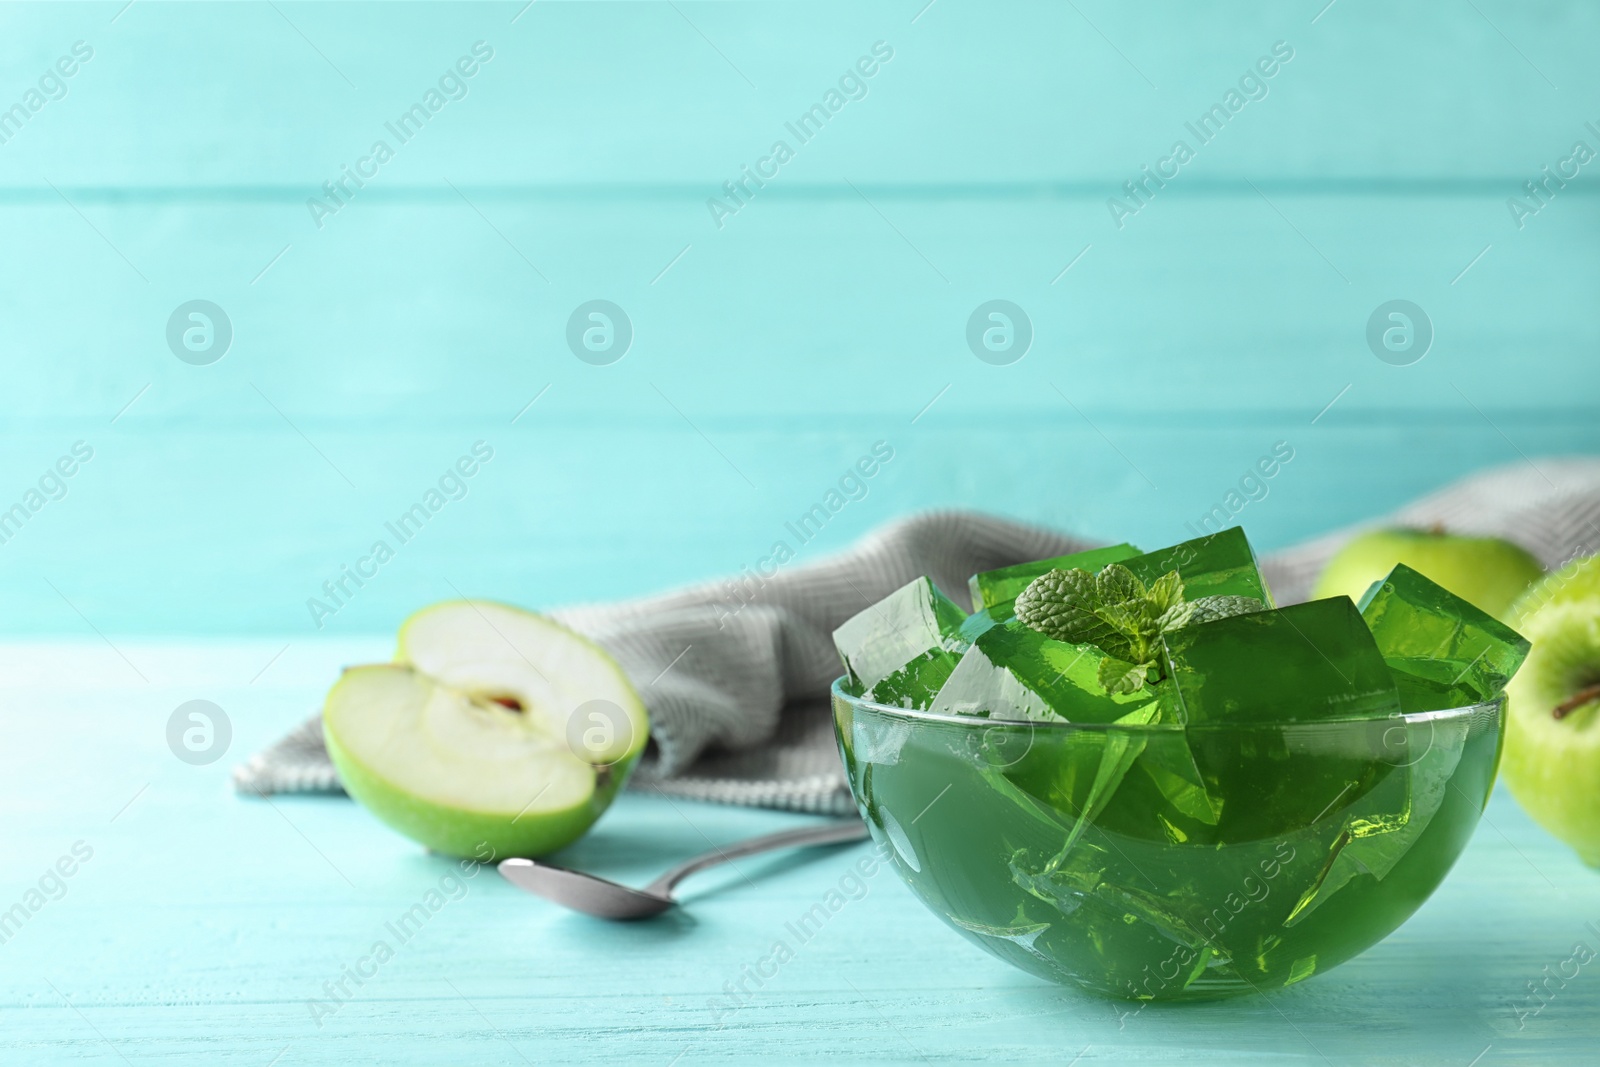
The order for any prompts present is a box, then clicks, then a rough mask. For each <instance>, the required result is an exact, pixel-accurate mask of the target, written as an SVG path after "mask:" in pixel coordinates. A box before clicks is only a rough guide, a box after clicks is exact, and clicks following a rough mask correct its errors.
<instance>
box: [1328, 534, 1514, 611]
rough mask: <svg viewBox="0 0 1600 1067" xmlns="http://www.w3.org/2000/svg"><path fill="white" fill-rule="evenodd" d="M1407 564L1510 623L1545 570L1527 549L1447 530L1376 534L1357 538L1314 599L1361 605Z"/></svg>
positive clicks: (1332, 567)
mask: <svg viewBox="0 0 1600 1067" xmlns="http://www.w3.org/2000/svg"><path fill="white" fill-rule="evenodd" d="M1396 563H1404V564H1405V565H1406V566H1408V567H1410V568H1411V569H1412V570H1414V571H1417V572H1419V573H1421V574H1422V575H1424V576H1425V577H1427V578H1431V579H1432V580H1433V581H1435V582H1438V583H1439V584H1440V585H1442V586H1444V587H1445V588H1446V589H1448V590H1450V591H1451V592H1452V593H1454V594H1455V595H1456V596H1458V597H1461V598H1462V599H1463V600H1466V601H1469V602H1470V603H1472V604H1473V605H1474V606H1476V607H1478V608H1480V609H1482V610H1483V611H1486V612H1488V613H1489V614H1490V615H1493V616H1494V617H1495V618H1497V619H1498V618H1504V617H1505V615H1506V612H1507V611H1508V610H1509V609H1510V607H1511V605H1512V604H1513V603H1515V602H1516V600H1517V598H1518V597H1520V596H1521V595H1522V594H1523V593H1524V592H1526V591H1527V589H1528V586H1530V585H1532V584H1533V583H1534V582H1535V581H1537V580H1538V579H1539V578H1540V577H1541V576H1542V575H1543V574H1544V567H1543V566H1541V565H1540V563H1539V561H1538V560H1536V559H1534V558H1533V556H1531V555H1529V554H1528V552H1527V550H1525V549H1523V548H1521V547H1520V546H1518V545H1514V544H1512V543H1511V542H1510V541H1502V540H1500V539H1499V538H1496V537H1466V536H1462V535H1460V534H1452V533H1447V532H1445V531H1444V529H1443V528H1442V527H1437V526H1436V527H1434V528H1432V529H1428V530H1411V529H1388V530H1373V531H1370V532H1368V533H1364V534H1360V535H1359V536H1357V537H1354V538H1351V539H1350V541H1349V542H1348V543H1347V544H1346V545H1345V546H1344V547H1343V548H1341V549H1340V550H1339V551H1338V552H1337V553H1336V554H1335V555H1334V557H1333V558H1332V559H1331V560H1329V561H1328V565H1327V566H1326V567H1324V568H1323V571H1322V574H1321V576H1320V577H1319V578H1318V579H1317V585H1316V588H1315V589H1314V590H1313V591H1312V593H1311V597H1312V599H1313V600H1321V599H1322V598H1324V597H1331V596H1341V595H1342V596H1348V597H1349V598H1350V599H1351V600H1354V601H1356V602H1357V603H1360V601H1361V597H1362V596H1363V595H1364V594H1365V593H1366V591H1367V589H1368V587H1370V586H1371V585H1372V583H1373V582H1377V581H1382V580H1383V578H1384V576H1385V575H1387V574H1388V573H1389V572H1390V571H1391V570H1393V569H1394V565H1395V564H1396Z"/></svg>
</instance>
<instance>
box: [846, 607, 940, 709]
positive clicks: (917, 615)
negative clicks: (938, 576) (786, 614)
mask: <svg viewBox="0 0 1600 1067" xmlns="http://www.w3.org/2000/svg"><path fill="white" fill-rule="evenodd" d="M966 617H967V616H966V612H964V611H962V610H961V609H960V608H959V607H957V606H956V604H955V602H954V601H952V600H951V599H950V598H949V597H947V596H945V595H944V594H943V593H941V592H940V591H939V590H938V589H937V588H936V587H935V586H934V584H933V583H932V582H931V581H929V580H928V579H927V578H918V579H916V580H915V581H913V582H909V583H907V584H906V585H903V586H901V587H900V588H899V589H896V590H895V591H894V592H893V593H890V594H889V595H888V596H886V597H884V598H883V599H882V600H880V601H878V602H877V603H876V604H873V605H872V606H871V607H869V608H867V609H866V610H865V611H862V612H859V613H858V614H856V615H854V616H852V617H851V618H850V619H848V620H847V621H846V622H845V623H844V624H843V625H842V626H840V627H839V628H838V629H837V630H835V631H833V644H834V647H835V648H836V649H838V651H839V658H840V659H842V660H843V661H844V669H845V672H846V673H847V674H848V675H849V677H850V681H851V684H852V686H853V687H854V688H855V689H856V690H857V691H858V692H859V693H861V695H862V696H864V697H866V698H867V699H869V700H872V701H875V702H877V703H879V704H890V705H894V706H897V707H903V708H926V707H927V706H928V702H929V701H930V700H931V699H932V698H933V695H934V694H935V693H937V692H938V691H939V688H940V686H942V685H944V683H945V680H946V679H947V678H949V677H950V672H951V671H953V670H955V668H956V664H957V663H958V662H959V661H960V659H961V653H962V652H963V651H965V649H966V643H965V642H964V641H963V640H962V639H961V636H960V630H961V624H962V623H963V622H964V621H966Z"/></svg>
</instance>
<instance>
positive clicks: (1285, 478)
mask: <svg viewBox="0 0 1600 1067" xmlns="http://www.w3.org/2000/svg"><path fill="white" fill-rule="evenodd" d="M252 395H253V394H252ZM257 400H258V402H259V398H257ZM558 401H559V394H556V393H554V392H552V393H551V394H550V396H548V397H547V398H546V399H545V400H542V401H540V404H539V405H538V406H536V407H535V409H534V411H536V412H538V414H537V416H534V415H532V414H530V415H528V416H525V417H524V418H523V419H522V420H521V421H520V422H519V423H518V424H517V425H515V426H512V425H510V424H509V423H510V419H509V416H508V415H507V414H506V413H502V414H501V416H500V417H499V418H497V419H495V420H494V421H493V422H489V421H483V422H470V421H466V422H453V423H437V424H432V425H424V426H419V427H417V428H415V429H407V430H380V429H374V428H370V427H354V428H352V427H332V426H328V425H325V424H316V423H306V424H303V425H302V429H303V430H304V432H305V433H306V435H307V437H305V438H302V437H301V436H299V434H297V433H295V432H294V431H292V430H290V429H288V428H286V427H281V426H280V427H279V428H277V429H276V430H273V431H270V432H269V431H253V432H247V433H233V434H221V433H214V432H206V433H201V432H197V431H195V430H194V429H192V428H188V427H183V426H181V425H180V426H176V427H169V428H166V429H158V428H156V427H152V426H149V425H145V426H131V427H130V426H129V425H127V424H128V421H129V419H128V418H127V417H125V418H124V419H123V420H121V421H119V422H118V423H117V425H116V426H114V427H103V428H102V427H98V426H96V427H92V428H88V429H85V428H83V427H81V426H76V425H70V424H69V425H62V426H61V427H60V428H58V429H51V430H48V431H42V432H28V433H17V432H13V433H12V434H10V435H9V439H8V446H9V447H8V453H7V457H6V459H5V463H4V474H5V481H4V483H3V484H5V485H6V486H7V487H8V493H9V494H10V495H9V496H8V497H7V498H6V500H7V503H8V504H9V502H10V500H13V499H18V498H20V494H21V493H22V491H23V490H24V489H25V488H27V487H28V486H31V485H33V484H34V483H35V480H36V479H37V478H38V477H39V476H40V471H42V470H43V469H45V468H46V467H47V466H49V465H50V464H51V463H53V462H54V460H55V459H56V458H57V457H58V456H59V455H60V454H62V452H63V450H64V449H65V448H66V447H67V446H68V445H69V444H70V443H71V442H72V440H73V439H74V438H75V437H78V436H80V435H86V438H87V439H88V440H90V441H92V442H93V443H94V446H95V448H96V454H95V458H94V460H93V461H91V462H90V463H89V464H87V465H85V466H84V467H83V468H82V469H81V470H80V471H79V473H78V474H77V475H75V476H74V478H73V479H72V480H71V482H70V486H69V491H68V494H67V496H66V497H65V498H64V499H62V500H59V501H52V502H50V503H49V504H47V505H46V506H45V507H44V508H43V509H42V510H41V511H40V512H39V513H38V514H37V515H35V516H33V517H32V518H31V519H30V520H29V521H28V524H27V525H26V526H25V527H24V528H22V529H21V530H20V531H19V532H17V533H16V534H15V536H13V537H11V539H10V540H9V541H8V542H7V543H5V544H4V545H3V546H0V596H3V598H4V600H5V602H6V603H7V604H8V605H10V609H9V610H8V611H7V612H5V613H4V614H3V615H0V633H10V634H16V635H27V634H37V633H57V634H69V635H81V636H84V637H93V635H94V631H93V630H91V629H90V628H89V627H90V625H91V624H92V625H93V626H95V627H98V628H99V629H100V630H102V631H105V632H108V633H111V634H141V633H142V634H149V633H174V632H184V631H189V630H195V631H198V632H204V633H233V634H244V633H281V634H284V635H286V639H287V636H295V637H312V636H315V635H317V634H318V632H319V630H318V627H317V626H316V625H315V622H316V620H315V619H314V618H313V616H312V613H311V612H310V611H309V609H308V608H307V600H308V599H309V598H311V597H321V596H323V594H322V592H321V587H322V584H323V583H324V582H325V581H329V580H331V579H337V578H338V577H339V575H340V568H341V565H354V564H355V562H356V561H357V560H358V559H359V558H360V557H361V556H362V555H363V554H365V553H368V552H369V551H370V549H371V546H372V544H373V542H374V541H375V540H378V539H383V540H384V541H385V542H386V543H388V544H389V545H390V547H391V548H392V549H394V550H395V553H396V555H395V558H394V559H393V560H392V561H390V562H389V563H387V564H385V565H384V567H383V568H382V569H381V570H380V572H379V574H378V576H377V577H375V578H374V579H372V580H371V581H369V582H368V583H367V584H366V585H364V586H363V587H362V588H361V589H360V590H359V592H358V593H357V595H355V596H354V597H353V598H351V599H350V600H349V602H348V604H347V605H346V606H344V607H341V608H340V610H339V612H338V613H337V614H336V615H335V616H334V617H333V618H332V619H327V620H323V621H324V622H325V626H324V628H323V630H324V631H325V632H328V633H334V634H360V633H372V632H385V631H388V632H392V631H393V629H394V628H395V627H397V626H398V625H399V623H400V621H401V620H402V619H404V618H405V617H406V616H407V615H409V614H410V613H411V612H413V611H415V610H416V609H417V608H418V607H420V606H422V605H423V604H426V603H430V602H432V601H434V600H440V599H447V598H450V597H454V596H456V595H457V593H456V590H460V591H462V592H467V593H470V594H473V595H483V596H493V597H496V598H501V599H508V600H511V601H514V602H518V603H523V604H527V605H529V606H531V607H554V606H557V605H560V604H563V603H573V602H579V601H588V600H596V599H611V598H620V597H629V596H637V595H641V594H643V593H646V592H649V591H653V590H658V589H663V588H666V587H669V586H672V585H677V584H680V583H684V582H688V581H692V580H699V579H710V578H715V577H720V576H724V575H728V574H735V573H737V572H738V571H739V570H740V569H741V568H742V567H753V566H755V564H756V563H757V561H759V560H761V559H763V558H765V557H767V556H768V555H770V553H771V551H772V548H773V545H774V543H775V542H776V541H778V540H783V541H785V543H787V544H788V545H789V547H790V548H791V549H792V550H794V552H795V562H796V563H800V562H804V561H807V560H811V559H815V558H818V557H819V556H821V555H822V554H824V553H826V552H830V551H834V550H837V549H841V548H843V547H845V546H846V545H848V544H849V543H850V542H851V541H852V540H853V539H854V538H856V537H858V536H860V535H861V534H862V533H864V532H865V531H866V530H868V529H870V528H871V527H873V526H875V525H878V524H879V523H883V522H887V521H889V520H890V519H893V518H896V517H899V516H902V515H905V514H908V513H910V512H912V511H915V510H917V509H920V508H929V507H965V508H977V509H982V510H990V511H994V512H997V513H1000V514H1004V515H1010V516H1013V517H1016V518H1018V519H1023V520H1027V521H1033V522H1038V523H1043V524H1046V525H1049V526H1053V527H1056V528H1058V529H1063V530H1069V531H1072V532H1075V533H1078V534H1080V535H1083V536H1086V537H1091V538H1097V539H1101V540H1106V541H1111V540H1119V539H1123V538H1128V539H1131V540H1133V541H1135V542H1140V543H1148V544H1152V545H1158V544H1170V543H1173V542H1176V541H1179V540H1183V539H1185V538H1188V537H1190V536H1193V535H1194V527H1193V526H1192V525H1190V524H1197V523H1199V522H1200V521H1201V519H1202V517H1203V516H1205V515H1206V513H1207V512H1209V511H1210V509H1211V508H1212V507H1213V506H1215V505H1218V504H1219V503H1222V502H1223V501H1224V499H1225V497H1226V494H1227V493H1228V492H1229V490H1230V489H1234V488H1236V487H1237V486H1238V483H1239V481H1240V478H1241V477H1242V475H1243V473H1244V472H1245V471H1246V470H1247V469H1249V468H1251V467H1252V466H1253V465H1254V464H1255V463H1256V462H1257V460H1258V459H1260V458H1261V457H1262V456H1264V455H1268V454H1269V453H1270V452H1271V451H1272V449H1273V447H1274V445H1275V444H1276V443H1277V442H1279V441H1282V442H1285V443H1286V444H1287V446H1288V448H1290V449H1293V453H1294V458H1293V460H1292V461H1291V462H1290V463H1288V464H1287V465H1285V466H1283V467H1282V468H1281V469H1280V471H1279V473H1278V475H1277V477H1275V478H1274V479H1273V480H1272V481H1271V482H1269V483H1267V491H1268V495H1267V496H1266V497H1265V498H1264V499H1261V500H1258V501H1256V502H1253V503H1250V504H1248V505H1246V506H1245V508H1244V509H1243V510H1242V511H1241V512H1240V513H1239V514H1238V515H1237V521H1238V522H1240V523H1242V524H1243V526H1244V528H1245V529H1246V531H1247V532H1248V533H1249V534H1250V536H1251V537H1252V538H1253V539H1254V541H1255V543H1256V544H1257V545H1258V546H1260V547H1261V548H1262V549H1263V550H1270V549H1272V548H1277V547H1281V546H1284V545H1287V544H1290V543H1293V542H1295V541H1297V540H1300V539H1302V538H1306V537H1310V536H1314V535H1316V534H1319V533H1323V532H1326V531H1327V530H1329V529H1331V528H1334V527H1335V526H1338V525H1341V524H1344V523H1349V522H1357V521H1361V520H1364V519H1369V518H1373V517H1376V516H1378V515H1382V514H1383V513H1385V512H1387V511H1389V510H1391V509H1393V508H1396V507H1398V506H1400V505H1402V504H1404V503H1406V502H1408V501H1409V500H1411V499H1413V498H1415V497H1416V496H1418V495H1420V494H1421V493H1423V492H1426V491H1428V490H1430V489H1433V488H1436V487H1437V486H1439V485H1440V484H1442V483H1444V482H1446V481H1448V480H1450V479H1452V478H1455V477H1460V476H1464V475H1466V474H1468V473H1471V472H1473V471H1476V470H1478V469H1480V468H1483V467H1485V466H1490V465H1494V464H1499V463H1514V464H1521V463H1523V462H1524V461H1523V460H1522V459H1521V458H1520V456H1519V455H1518V454H1517V451H1516V450H1517V449H1521V450H1522V451H1524V452H1526V453H1527V454H1529V455H1531V456H1534V457H1538V458H1537V459H1536V462H1538V461H1540V460H1541V459H1542V457H1543V456H1545V455H1549V454H1561V453H1593V452H1594V451H1595V449H1596V447H1597V443H1600V442H1597V440H1596V432H1597V431H1596V429H1595V426H1594V420H1593V419H1592V417H1590V416H1589V415H1587V414H1585V413H1573V414H1568V415H1561V414H1560V413H1559V412H1552V413H1548V414H1545V415H1531V416H1528V417H1526V418H1500V417H1497V421H1496V426H1497V427H1498V429H1499V431H1503V432H1504V433H1505V434H1506V435H1507V437H1504V438H1503V437H1501V436H1500V433H1499V432H1497V431H1496V429H1494V428H1491V427H1489V426H1487V425H1486V424H1485V423H1484V422H1483V421H1482V420H1481V419H1480V418H1479V417H1478V416H1477V415H1476V414H1463V415H1461V416H1460V417H1457V418H1454V419H1448V420H1445V419H1438V418H1435V417H1431V416H1429V415H1427V414H1426V413H1422V412H1404V411H1401V412H1398V413H1395V414H1394V415H1393V418H1392V422H1390V421H1385V422H1378V423H1375V422H1371V421H1363V420H1359V419H1349V418H1346V417H1344V416H1343V415H1342V414H1341V413H1340V411H1339V408H1338V407H1337V406H1335V408H1334V409H1333V410H1332V411H1330V412H1329V413H1328V414H1327V415H1325V416H1324V417H1323V418H1322V419H1320V420H1319V421H1318V422H1317V423H1316V424H1315V425H1313V424H1312V423H1311V421H1310V420H1311V416H1312V414H1314V412H1311V411H1309V410H1302V411H1299V412H1296V413H1294V416H1293V418H1288V417H1273V418H1268V419H1260V420H1249V421H1245V420H1239V419H1237V418H1234V417H1229V418H1226V419H1222V420H1218V419H1215V418H1213V417H1210V416H1196V417H1193V418H1189V419H1181V420H1180V419H1178V418H1176V417H1172V416H1168V417H1164V418H1163V419H1161V420H1158V421H1159V425H1157V426H1154V427H1152V426H1151V425H1150V421H1149V420H1147V419H1146V420H1112V419H1104V418H1102V417H1100V416H1099V415H1098V414H1097V413H1094V412H1092V411H1091V412H1089V417H1090V418H1092V419H1094V420H1095V421H1094V423H1093V424H1092V425H1091V424H1090V423H1089V422H1087V421H1085V419H1084V417H1083V416H1081V415H1079V414H1078V413H1076V412H1073V411H1072V410H1070V409H1068V408H1067V407H1066V406H1065V404H1062V406H1061V408H1060V409H1059V411H1058V412H1057V413H1056V414H1055V415H1054V416H1052V417H1051V418H1049V419H1032V420H1022V421H1018V420H1009V419H1000V418H995V417H986V418H977V419H974V418H966V417H959V416H950V415H945V414H942V413H940V412H939V409H938V407H937V406H936V407H935V408H934V409H933V410H932V411H930V412H929V413H928V414H927V415H925V416H923V417H922V418H921V419H920V420H919V421H917V422H916V423H914V424H913V423H912V422H911V418H910V415H909V414H907V412H912V411H913V410H914V409H913V406H912V405H908V406H907V407H906V409H905V410H904V411H902V413H900V414H899V415H898V416H897V417H895V418H894V419H888V418H833V419H821V418H819V419H814V420H795V421H787V422H778V423H774V424H772V425H770V426H764V427H763V426H758V425H752V424H749V423H746V424H743V425H739V424H728V423H725V422H721V421H713V420H706V421H703V422H700V423H699V424H700V425H701V427H702V429H703V430H704V433H705V436H701V434H700V433H699V432H696V431H695V430H693V429H691V428H690V427H688V426H686V425H683V424H682V422H681V421H680V420H678V419H677V416H676V415H674V414H672V413H671V412H666V413H664V414H662V415H661V416H660V417H659V418H658V419H657V420H656V422H655V423H654V424H653V425H650V426H647V427H637V428H629V427H628V426H625V425H618V424H617V423H615V422H610V421H607V422H601V423H595V422H593V421H592V420H589V419H586V418H585V417H583V416H581V415H579V416H564V415H561V414H560V412H561V408H560V406H559V402H558ZM521 403H522V400H521V397H520V396H518V397H513V398H512V399H511V400H510V401H509V403H508V405H507V407H508V409H510V408H514V407H517V406H520V404H521ZM545 404H549V405H550V408H549V410H541V409H543V406H544V405H545ZM697 418H698V413H697ZM674 422H675V423H676V425H674V424H673V423H674ZM308 439H309V443H308ZM478 439H482V440H485V441H486V442H489V443H491V445H492V447H494V449H495V458H494V459H493V461H492V462H490V463H489V464H487V465H485V466H484V467H483V468H482V469H481V470H480V472H479V473H478V474H477V475H476V476H475V477H474V478H473V479H472V481H471V482H470V483H469V491H468V495H467V496H466V497H465V499H462V500H458V501H452V502H450V503H449V504H447V505H446V507H445V508H444V509H443V510H442V511H441V512H440V513H439V514H438V515H437V516H435V517H434V518H433V519H431V520H430V522H429V524H428V526H427V527H426V528H425V529H423V530H422V531H421V532H420V533H418V534H416V535H415V536H414V537H413V538H412V539H411V540H409V541H408V542H407V543H405V544H401V543H400V542H399V541H398V540H397V539H396V538H395V537H394V536H393V535H392V534H391V533H390V532H389V531H388V529H387V527H386V526H385V523H386V522H389V521H392V520H393V519H395V518H396V517H397V516H398V515H399V514H400V513H402V512H404V511H405V510H406V509H408V508H409V507H410V506H411V505H412V504H414V503H416V502H417V501H418V500H419V499H421V497H422V494H423V493H424V492H425V491H426V490H427V489H429V488H431V487H433V486H435V484H436V481H437V479H438V478H439V476H440V474H441V472H442V471H444V470H445V469H446V468H447V467H449V465H450V464H451V463H453V462H454V460H455V459H456V458H457V457H458V456H460V455H463V454H466V452H467V450H468V449H469V448H470V445H471V444H472V442H473V441H474V440H478ZM880 440H881V441H884V442H887V443H888V444H889V446H890V447H892V448H893V449H894V450H895V457H894V459H893V460H892V461H891V462H889V463H887V464H885V465H883V467H882V468H881V470H880V471H879V473H878V474H877V475H876V476H875V477H874V478H873V479H872V480H871V481H870V482H867V483H866V484H865V492H864V495H862V496H861V497H860V499H857V500H854V501H852V502H850V503H848V504H847V505H845V506H844V507H843V508H842V509H841V510H840V511H839V512H838V513H837V514H836V515H835V516H834V517H833V518H831V519H830V520H829V523H828V525H827V526H826V527H825V528H824V529H823V531H822V533H821V535H820V536H818V537H816V538H814V539H812V540H811V541H809V542H807V543H805V544H800V543H798V542H797V539H796V538H795V537H794V536H793V534H792V533H790V532H789V531H788V529H787V528H786V525H785V524H786V523H788V522H790V521H792V520H794V519H796V518H797V517H798V516H799V515H801V514H802V513H804V512H806V511H807V510H808V509H809V508H811V507H812V505H814V504H815V503H817V502H818V501H820V500H822V499H823V498H824V496H825V494H826V493H827V492H828V491H829V490H830V489H834V488H836V487H837V486H838V485H839V482H840V479H841V477H842V475H843V473H844V472H845V471H846V470H848V469H850V468H851V467H852V465H853V464H854V463H855V462H856V461H857V459H858V458H860V457H861V456H862V455H864V454H866V453H867V452H868V451H869V450H870V448H871V446H872V445H873V443H874V442H875V441H880ZM313 445H314V446H315V447H313ZM318 450H320V451H321V453H322V455H318ZM719 453H720V454H719ZM323 456H326V457H328V458H329V459H328V460H325V459H324V458H323ZM329 460H331V461H332V463H333V464H336V465H337V470H336V469H335V467H334V466H332V465H330V462H329ZM339 471H343V472H345V474H346V475H348V476H349V477H350V478H351V479H352V481H353V484H354V486H355V488H351V486H350V485H349V484H346V482H345V481H343V479H342V477H341V475H340V473H339ZM741 472H742V474H741ZM745 477H748V478H749V479H750V482H748V483H747V482H746V481H744V478H745ZM1147 478H1148V479H1149V480H1148V481H1146V480H1145V479H1147ZM846 488H849V486H848V485H847V486H846ZM52 584H53V586H54V588H52ZM58 590H59V592H58ZM63 597H65V598H66V599H63ZM80 611H81V612H82V614H81V615H80V614H79V612H80ZM86 619H87V620H88V621H87V622H86V621H85V620H86Z"/></svg>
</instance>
